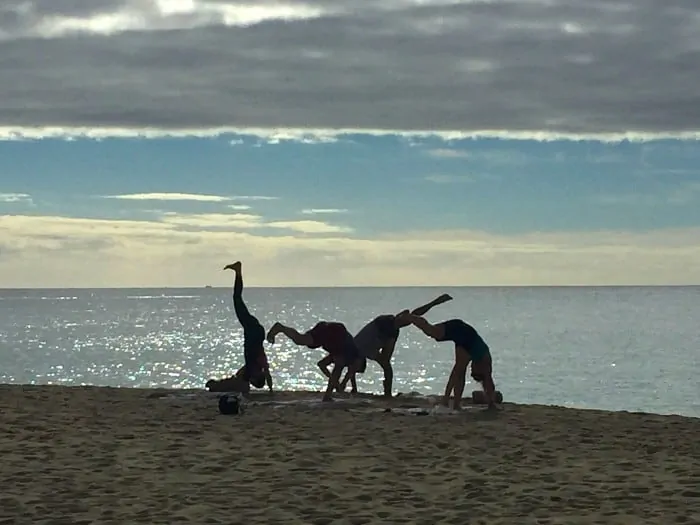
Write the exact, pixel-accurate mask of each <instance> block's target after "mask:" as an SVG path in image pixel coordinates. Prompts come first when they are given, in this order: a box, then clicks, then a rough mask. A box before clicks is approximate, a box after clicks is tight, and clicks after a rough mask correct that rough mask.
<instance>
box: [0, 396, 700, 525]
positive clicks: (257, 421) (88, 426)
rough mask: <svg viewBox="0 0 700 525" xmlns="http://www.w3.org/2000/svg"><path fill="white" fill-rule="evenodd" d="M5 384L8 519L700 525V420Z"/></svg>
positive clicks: (0, 432) (3, 511)
mask: <svg viewBox="0 0 700 525" xmlns="http://www.w3.org/2000/svg"><path fill="white" fill-rule="evenodd" d="M319 397H320V396H319V395H318V394H314V393H308V392H305V393H299V392H297V393H277V394H276V395H275V396H274V400H275V401H276V402H287V403H286V404H284V403H282V404H265V403H267V402H269V401H270V398H269V396H267V395H266V394H262V395H254V396H252V401H251V403H249V405H248V406H247V407H246V412H245V413H244V414H243V415H241V416H223V415H220V414H219V413H218V409H217V403H216V397H214V396H213V395H211V394H204V393H199V394H191V395H189V396H187V395H185V393H182V392H181V393H176V394H175V395H169V393H168V392H166V391H154V390H136V389H112V388H93V387H84V388H77V387H73V388H69V387H39V386H25V387H22V386H7V385H5V386H0V410H1V414H0V451H1V453H2V462H1V463H0V465H1V466H0V469H1V470H0V473H1V474H2V475H1V476H0V484H1V485H0V523H3V524H4V523H6V524H13V525H15V524H16V525H22V524H25V523H26V524H42V523H45V524H52V525H59V524H63V523H65V524H71V525H79V524H89V523H94V524H107V523H125V524H126V523H128V524H136V523H144V524H180V523H182V524H185V523H202V524H205V523H206V524H218V523H221V524H272V523H289V524H300V525H301V524H318V525H328V524H335V523H338V524H340V523H347V524H353V525H360V524H365V523H367V524H374V523H376V524H380V523H416V524H425V525H435V524H440V523H445V524H455V525H461V524H467V523H469V524H489V525H493V524H500V523H509V524H510V523H513V524H529V523H532V524H594V523H596V524H597V523H600V524H618V523H619V524H623V523H624V524H640V523H656V524H673V523H700V440H699V439H698V436H700V419H692V418H683V417H676V416H657V415H648V414H631V413H610V412H600V411H592V410H574V409H566V408H554V407H544V406H525V405H514V404H505V405H504V406H503V410H502V411H501V412H499V413H497V414H489V413H486V412H484V411H483V408H482V407H471V408H468V409H466V410H465V411H464V413H462V414H458V415H427V416H416V415H411V414H410V412H406V411H404V412H401V411H400V410H397V411H394V412H386V411H384V410H385V409H386V408H387V407H393V408H395V409H399V408H401V407H403V408H406V407H408V406H419V405H427V401H425V400H422V401H420V400H410V399H409V398H405V397H399V398H397V399H394V400H392V401H381V400H379V399H374V400H372V399H360V400H354V401H345V400H341V401H338V402H336V403H333V404H332V405H329V404H323V405H322V404H320V403H303V402H302V401H304V400H314V399H318V398H319Z"/></svg>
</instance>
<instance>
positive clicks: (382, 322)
mask: <svg viewBox="0 0 700 525" xmlns="http://www.w3.org/2000/svg"><path fill="white" fill-rule="evenodd" d="M398 337H399V329H398V328H397V327H396V323H395V316H394V315H390V314H388V315H380V316H377V317H375V318H374V319H373V320H372V321H370V322H369V323H367V324H366V325H365V326H364V327H363V328H362V329H361V330H360V331H359V332H358V333H357V335H355V338H354V339H355V345H356V346H357V348H358V350H359V351H360V355H362V356H363V357H366V358H368V359H373V360H375V361H376V360H377V358H378V357H379V355H380V352H381V350H382V348H383V347H384V345H385V344H386V342H387V340H389V339H398Z"/></svg>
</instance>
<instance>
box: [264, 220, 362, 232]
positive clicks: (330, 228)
mask: <svg viewBox="0 0 700 525" xmlns="http://www.w3.org/2000/svg"><path fill="white" fill-rule="evenodd" d="M267 226H268V227H271V228H282V229H287V230H292V231H296V232H300V233H315V234H319V233H350V232H352V231H353V230H352V228H348V227H347V226H336V225H334V224H328V223H326V222H321V221H275V222H269V223H267Z"/></svg>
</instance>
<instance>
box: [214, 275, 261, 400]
mask: <svg viewBox="0 0 700 525" xmlns="http://www.w3.org/2000/svg"><path fill="white" fill-rule="evenodd" d="M224 270H233V271H234V272H235V273H236V278H235V281H234V284H233V309H234V310H235V312H236V317H238V322H239V323H241V326H242V327H243V356H244V358H245V364H244V365H243V366H242V367H241V369H240V370H238V372H236V374H235V375H234V376H233V377H232V378H229V379H224V380H223V381H221V383H222V384H221V385H219V386H220V387H221V388H224V389H225V390H228V389H229V388H230V387H229V386H228V385H229V384H234V385H235V383H236V382H244V383H248V384H249V385H253V386H254V387H255V388H262V387H264V386H265V383H267V386H268V388H269V389H270V392H272V376H271V375H270V365H269V364H268V362H267V355H266V354H265V349H264V347H263V343H264V341H265V328H263V325H262V324H260V321H258V319H257V318H256V317H255V316H254V315H253V314H251V313H250V311H248V307H247V306H246V305H245V302H244V301H243V276H242V273H243V272H242V268H241V263H240V261H238V262H235V263H233V264H229V265H226V266H225V267H224ZM212 387H213V388H217V387H216V381H214V380H212V381H209V382H208V383H207V388H209V389H210V390H211V389H212ZM217 389H218V388H217ZM248 389H249V388H248Z"/></svg>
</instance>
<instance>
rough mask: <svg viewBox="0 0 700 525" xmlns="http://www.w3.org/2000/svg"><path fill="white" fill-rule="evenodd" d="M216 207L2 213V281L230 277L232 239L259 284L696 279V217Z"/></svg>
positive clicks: (125, 282)
mask: <svg viewBox="0 0 700 525" xmlns="http://www.w3.org/2000/svg"><path fill="white" fill-rule="evenodd" d="M190 219H192V218H190ZM209 219H210V220H209V222H207V221H206V220H202V218H201V217H200V222H198V223H197V224H198V226H207V227H206V228H204V229H197V230H192V229H190V228H188V227H187V225H186V224H185V223H184V222H178V221H176V220H173V218H172V217H171V218H170V219H169V220H167V221H155V220H151V221H146V220H141V221H135V220H95V219H85V218H65V217H57V216H26V215H11V216H10V215H4V216H0V287H24V286H29V287H62V286H63V287H70V286H86V287H94V286H203V285H204V284H212V285H215V284H221V285H228V284H230V283H229V281H228V278H229V276H227V275H222V272H221V271H220V268H221V263H222V261H226V262H228V261H229V260H230V258H231V253H232V250H234V251H235V254H236V258H239V259H241V260H243V261H244V262H245V264H246V266H247V268H248V271H247V279H248V282H249V284H251V285H267V286H337V285H360V286H372V285H397V286H398V285H434V286H452V285H488V284H494V285H499V284H500V285H509V284H515V285H526V284H534V285H537V284H545V285H557V284H688V283H695V284H697V283H700V267H698V265H697V264H695V262H696V261H697V260H698V258H699V257H700V246H698V244H697V239H698V238H699V236H700V230H699V229H698V228H691V229H676V230H659V231H651V232H645V233H631V232H625V231H608V232H605V231H603V232H578V233H570V232H566V233H549V234H546V233H531V234H527V235H512V236H505V235H494V234H487V233H484V232H479V231H469V230H453V231H413V232H403V233H401V234H394V235H385V236H383V237H381V238H366V237H358V236H350V235H348V234H343V233H336V234H331V235H325V236H322V237H318V236H309V235H302V236H296V235H291V234H288V233H283V232H284V230H282V234H277V235H263V234H262V233H261V234H259V235H258V234H257V233H256V232H258V229H256V228H251V229H249V230H247V231H229V230H220V229H217V228H212V227H211V225H212V224H218V222H217V221H216V220H214V219H212V218H209ZM237 220H240V221H242V223H246V222H255V221H256V220H257V219H256V218H255V217H238V218H237ZM189 224H190V225H191V224H194V222H193V220H190V221H189ZM278 226H282V224H278ZM287 231H289V229H287ZM278 233H280V232H278ZM5 254H7V255H5ZM47 256H50V257H51V264H50V265H46V264H45V261H46V257H47Z"/></svg>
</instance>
